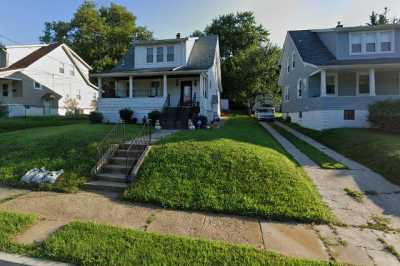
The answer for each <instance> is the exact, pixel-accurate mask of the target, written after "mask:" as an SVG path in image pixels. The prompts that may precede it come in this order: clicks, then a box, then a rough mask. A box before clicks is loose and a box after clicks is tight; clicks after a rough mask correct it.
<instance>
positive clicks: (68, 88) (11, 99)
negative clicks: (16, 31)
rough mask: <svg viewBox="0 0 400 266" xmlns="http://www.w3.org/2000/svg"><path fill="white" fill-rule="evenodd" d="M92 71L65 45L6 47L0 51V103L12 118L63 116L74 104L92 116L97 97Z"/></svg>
mask: <svg viewBox="0 0 400 266" xmlns="http://www.w3.org/2000/svg"><path fill="white" fill-rule="evenodd" d="M90 70H91V67H90V66H89V65H88V64H87V63H86V62H85V61H84V60H83V59H82V58H80V57H79V56H78V55H77V54H76V53H75V52H74V51H73V50H72V49H71V48H69V47H68V46H67V45H65V44H49V45H18V46H6V47H5V49H0V104H1V105H2V106H3V107H4V106H6V107H7V108H8V113H9V116H43V115H64V114H65V112H66V107H68V106H69V107H71V103H72V106H73V105H76V107H77V108H78V109H79V110H81V111H82V112H83V113H89V112H90V111H92V110H93V109H94V102H95V101H96V100H97V97H98V91H97V88H96V86H94V85H93V84H91V83H90V81H89V71H90ZM66 105H67V106H66Z"/></svg>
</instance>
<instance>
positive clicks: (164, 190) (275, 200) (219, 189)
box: [124, 116, 333, 222]
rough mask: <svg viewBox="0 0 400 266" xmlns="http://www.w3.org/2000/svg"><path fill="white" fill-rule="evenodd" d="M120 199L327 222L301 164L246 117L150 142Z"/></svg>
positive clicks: (329, 217)
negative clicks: (141, 161)
mask: <svg viewBox="0 0 400 266" xmlns="http://www.w3.org/2000/svg"><path fill="white" fill-rule="evenodd" d="M124 197H125V199H127V200H130V201H139V202H147V203H155V204H159V205H161V206H163V207H170V208H177V209H191V210H202V211H212V212H220V213H231V214H239V215H246V216H260V217H264V218H270V219H275V220H298V221H308V222H310V221H312V222H330V221H332V220H333V217H332V214H331V212H330V210H329V209H328V208H327V207H326V206H325V205H324V204H323V202H322V200H321V198H320V195H319V193H318V192H317V190H316V188H315V187H314V185H313V184H312V182H311V181H310V180H309V178H308V177H307V176H306V174H305V173H304V171H303V170H302V168H301V167H299V166H298V165H297V164H296V163H294V162H293V161H292V160H291V159H289V158H288V156H287V154H286V153H285V152H284V151H283V149H282V147H281V146H280V145H279V144H278V143H277V142H276V141H275V140H274V139H273V138H272V137H271V136H270V135H269V134H268V133H267V132H266V131H265V130H264V129H263V128H262V127H261V126H260V125H259V124H258V122H257V121H255V120H254V119H251V118H249V117H246V116H234V117H232V118H230V119H229V120H228V121H227V123H226V125H225V126H224V127H223V128H221V129H214V130H209V131H205V130H201V131H195V132H190V131H184V132H180V133H178V134H176V135H174V136H171V137H169V138H167V139H166V140H164V141H163V142H162V143H160V144H158V145H155V146H154V147H153V149H152V150H151V152H150V154H149V156H148V157H147V159H146V160H145V162H144V164H143V166H142V168H141V170H140V171H139V174H138V178H137V180H136V181H135V183H133V185H131V186H130V187H129V188H128V190H127V191H126V192H125V193H124Z"/></svg>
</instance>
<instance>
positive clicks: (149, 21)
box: [0, 0, 400, 46]
mask: <svg viewBox="0 0 400 266" xmlns="http://www.w3.org/2000/svg"><path fill="white" fill-rule="evenodd" d="M0 1H1V4H2V5H1V6H2V9H3V10H2V11H3V12H1V13H2V14H1V16H0V42H2V43H5V44H15V43H14V42H16V43H18V44H34V43H39V36H40V35H41V34H42V31H43V28H44V23H45V22H46V21H53V20H69V19H71V18H72V16H73V14H74V12H75V10H76V9H77V8H78V7H79V5H80V4H81V3H82V2H83V0H0ZM95 2H96V4H98V5H99V6H104V5H106V6H107V5H109V4H110V3H111V2H114V3H118V4H121V5H124V6H126V7H127V8H128V10H130V11H131V12H132V13H134V15H135V16H136V17H137V24H138V25H141V26H146V27H147V28H148V29H149V30H151V31H153V33H154V36H155V38H157V39H162V38H173V37H175V35H176V33H178V32H180V33H182V35H183V36H188V35H189V34H190V33H191V32H193V31H195V30H196V29H200V30H203V29H204V28H205V27H206V26H207V24H209V23H210V22H211V21H212V19H213V18H215V17H217V16H219V15H222V14H226V13H230V12H237V11H253V12H254V14H255V16H256V19H257V22H258V23H261V24H262V25H263V26H264V27H265V28H266V29H267V30H268V31H269V32H270V34H271V35H270V37H271V40H272V42H273V43H274V44H277V45H280V46H281V45H282V44H283V42H284V39H285V35H286V32H287V31H288V30H297V29H312V28H314V29H315V28H329V27H334V26H336V24H337V22H338V21H341V22H342V24H344V25H345V26H357V25H362V24H365V23H366V22H367V20H368V16H369V14H370V13H371V12H372V10H376V11H382V10H383V9H384V7H388V8H389V9H390V16H399V17H400V0H378V1H377V0H114V1H109V0H96V1H95ZM4 11H6V12H4Z"/></svg>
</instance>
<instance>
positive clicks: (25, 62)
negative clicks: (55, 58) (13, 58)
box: [0, 43, 62, 72]
mask: <svg viewBox="0 0 400 266" xmlns="http://www.w3.org/2000/svg"><path fill="white" fill-rule="evenodd" d="M60 45H62V43H52V44H49V45H47V46H44V47H41V48H39V49H37V50H36V51H34V52H32V53H30V54H29V55H27V56H25V57H24V58H22V59H20V60H19V61H17V62H15V63H14V64H12V65H10V66H8V67H6V68H2V69H0V72H3V71H10V70H16V69H22V68H27V67H28V66H30V65H32V64H33V63H35V62H36V61H37V60H39V59H40V58H42V57H43V56H45V55H47V54H48V53H50V52H51V51H53V50H54V49H56V48H57V47H59V46H60Z"/></svg>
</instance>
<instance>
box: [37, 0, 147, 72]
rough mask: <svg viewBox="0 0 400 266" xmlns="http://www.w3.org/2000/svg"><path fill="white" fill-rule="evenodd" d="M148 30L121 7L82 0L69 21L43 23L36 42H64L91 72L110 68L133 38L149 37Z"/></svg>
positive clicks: (124, 51) (124, 52) (123, 53)
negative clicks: (38, 40) (43, 25)
mask: <svg viewBox="0 0 400 266" xmlns="http://www.w3.org/2000/svg"><path fill="white" fill-rule="evenodd" d="M152 38H153V34H152V32H150V31H148V30H147V29H146V28H145V27H141V26H137V25H136V17H135V16H134V15H133V14H132V13H131V12H129V11H128V10H127V9H126V8H125V7H124V6H121V5H118V4H114V3H112V4H111V5H110V6H109V7H100V8H97V6H96V5H95V3H94V2H93V1H91V0H86V1H85V2H84V3H83V4H82V5H81V6H80V7H79V8H78V10H77V11H76V12H75V14H74V16H73V18H72V19H71V21H53V22H46V23H45V27H44V31H43V35H42V36H41V37H40V41H41V42H43V43H52V42H64V43H66V44H67V45H69V46H71V48H72V49H74V50H75V51H76V52H77V53H78V54H79V55H80V56H81V57H82V58H84V59H85V60H86V61H87V62H88V63H89V64H90V65H92V67H93V69H94V71H95V72H100V71H103V70H107V69H110V68H112V67H113V66H114V65H115V64H116V63H117V62H118V61H119V60H120V59H121V57H122V56H123V55H125V54H126V52H127V50H128V48H129V46H130V44H131V42H132V40H133V39H142V40H147V39H152Z"/></svg>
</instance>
